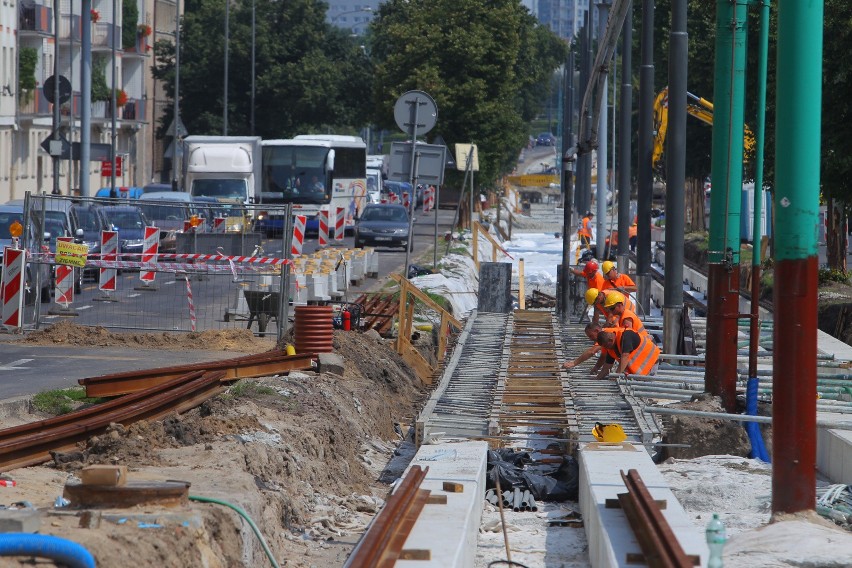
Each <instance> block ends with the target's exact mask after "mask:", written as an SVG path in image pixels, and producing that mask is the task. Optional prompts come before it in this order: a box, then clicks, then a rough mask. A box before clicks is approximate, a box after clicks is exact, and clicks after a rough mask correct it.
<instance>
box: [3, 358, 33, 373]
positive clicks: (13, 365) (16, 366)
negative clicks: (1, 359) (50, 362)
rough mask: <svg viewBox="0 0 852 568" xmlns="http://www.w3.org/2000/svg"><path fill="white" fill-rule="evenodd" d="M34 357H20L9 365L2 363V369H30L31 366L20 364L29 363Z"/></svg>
mask: <svg viewBox="0 0 852 568" xmlns="http://www.w3.org/2000/svg"><path fill="white" fill-rule="evenodd" d="M30 361H32V359H18V360H17V361H12V362H11V363H9V364H8V365H0V371H18V370H21V369H29V367H20V366H19V365H24V364H26V363H29V362H30Z"/></svg>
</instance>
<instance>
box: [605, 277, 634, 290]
mask: <svg viewBox="0 0 852 568" xmlns="http://www.w3.org/2000/svg"><path fill="white" fill-rule="evenodd" d="M628 286H636V283H635V282H634V281H633V279H632V278H630V277H629V276H628V275H626V274H619V275H618V277H617V278H616V279H615V280H610V279H609V278H607V277H605V276H604V284H603V288H601V290H609V289H610V288H627V287H628Z"/></svg>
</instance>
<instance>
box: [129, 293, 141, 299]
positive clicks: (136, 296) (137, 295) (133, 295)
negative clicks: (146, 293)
mask: <svg viewBox="0 0 852 568" xmlns="http://www.w3.org/2000/svg"><path fill="white" fill-rule="evenodd" d="M141 295H142V294H128V295H127V297H128V298H138V297H139V296H141Z"/></svg>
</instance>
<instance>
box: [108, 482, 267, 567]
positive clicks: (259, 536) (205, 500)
mask: <svg viewBox="0 0 852 568" xmlns="http://www.w3.org/2000/svg"><path fill="white" fill-rule="evenodd" d="M189 500H190V501H197V502H199V503H214V504H216V505H223V506H225V507H228V508H229V509H232V510H234V511H236V513H237V514H238V515H239V516H241V517H242V518H243V519H244V520H245V522H247V523H248V525H249V527H251V530H252V532H254V534H255V536H256V537H257V539H258V540H259V541H260V546H261V547H263V552H264V553H266V557H267V558H268V559H269V563H270V564H271V565H272V566H273V567H274V568H280V565H279V564H278V562H277V561H276V560H275V557H274V556H272V551H271V550H269V545H268V544H266V539H265V538H263V535H262V534H261V533H260V529H258V528H257V525H256V524H254V521H253V520H252V519H251V517H249V516H248V513H246V512H245V511H244V510H243V509H241V508H240V507H237V506H236V505H234V504H233V503H228V502H227V501H223V500H221V499H214V498H213V497H202V496H200V495H190V496H189ZM92 566H93V568H94V564H93V565H92Z"/></svg>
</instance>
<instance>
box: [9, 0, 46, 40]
mask: <svg viewBox="0 0 852 568" xmlns="http://www.w3.org/2000/svg"><path fill="white" fill-rule="evenodd" d="M18 20H19V21H18V30H19V31H20V32H21V33H22V34H26V33H27V32H34V33H35V34H36V35H53V9H52V8H50V7H48V6H42V5H41V4H35V3H33V4H30V5H29V6H27V5H24V4H23V3H21V4H18Z"/></svg>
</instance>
